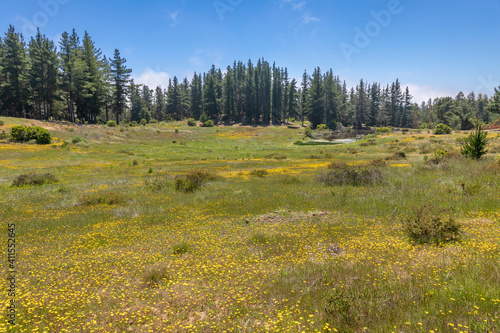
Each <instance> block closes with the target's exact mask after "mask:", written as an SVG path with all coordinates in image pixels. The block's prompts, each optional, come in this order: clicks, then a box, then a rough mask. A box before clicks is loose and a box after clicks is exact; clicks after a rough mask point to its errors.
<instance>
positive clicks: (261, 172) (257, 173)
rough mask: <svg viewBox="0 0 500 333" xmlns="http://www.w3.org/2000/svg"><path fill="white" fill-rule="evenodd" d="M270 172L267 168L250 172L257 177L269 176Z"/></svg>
mask: <svg viewBox="0 0 500 333" xmlns="http://www.w3.org/2000/svg"><path fill="white" fill-rule="evenodd" d="M268 174H269V172H268V171H267V170H266V169H255V170H252V171H251V172H250V175H252V176H257V177H260V178H262V177H264V176H267V175H268Z"/></svg>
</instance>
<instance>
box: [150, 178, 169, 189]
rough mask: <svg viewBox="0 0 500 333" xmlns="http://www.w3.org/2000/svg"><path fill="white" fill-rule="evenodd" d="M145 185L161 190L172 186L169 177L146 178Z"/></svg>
mask: <svg viewBox="0 0 500 333" xmlns="http://www.w3.org/2000/svg"><path fill="white" fill-rule="evenodd" d="M144 185H146V187H147V188H149V189H150V190H152V191H161V190H163V189H165V188H167V187H168V186H170V182H169V181H168V179H167V178H151V179H146V180H145V181H144Z"/></svg>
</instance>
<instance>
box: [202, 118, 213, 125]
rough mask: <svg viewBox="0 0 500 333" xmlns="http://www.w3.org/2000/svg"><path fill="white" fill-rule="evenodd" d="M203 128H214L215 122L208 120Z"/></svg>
mask: <svg viewBox="0 0 500 333" xmlns="http://www.w3.org/2000/svg"><path fill="white" fill-rule="evenodd" d="M203 127H214V122H213V121H212V119H208V120H207V121H205V122H204V123H203Z"/></svg>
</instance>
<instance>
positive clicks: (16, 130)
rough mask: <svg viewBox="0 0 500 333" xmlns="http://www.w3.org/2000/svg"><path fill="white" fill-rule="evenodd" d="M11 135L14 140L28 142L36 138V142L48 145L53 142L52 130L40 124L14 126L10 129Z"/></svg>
mask: <svg viewBox="0 0 500 333" xmlns="http://www.w3.org/2000/svg"><path fill="white" fill-rule="evenodd" d="M10 136H11V137H12V140H13V141H14V142H28V141H31V140H35V141H36V143H37V144H40V145H46V144H50V143H51V142H52V138H51V136H50V132H49V131H48V130H47V129H45V128H43V127H40V126H34V127H26V126H13V127H12V128H11V129H10Z"/></svg>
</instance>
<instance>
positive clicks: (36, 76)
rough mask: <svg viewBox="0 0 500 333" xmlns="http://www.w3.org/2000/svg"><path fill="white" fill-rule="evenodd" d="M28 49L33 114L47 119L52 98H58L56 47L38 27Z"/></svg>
mask: <svg viewBox="0 0 500 333" xmlns="http://www.w3.org/2000/svg"><path fill="white" fill-rule="evenodd" d="M28 50H29V58H30V63H31V66H30V86H31V98H32V99H33V101H34V104H35V109H36V110H35V114H38V116H37V118H38V119H45V120H48V119H49V116H51V115H52V113H51V109H52V107H53V105H54V100H55V99H56V98H58V96H57V90H58V76H59V68H58V61H59V60H58V57H57V49H56V47H55V45H54V42H52V41H51V40H49V39H48V38H47V37H46V36H45V35H43V36H42V34H41V33H40V29H38V30H37V34H36V36H35V38H33V37H32V38H31V41H30V43H29V48H28Z"/></svg>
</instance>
